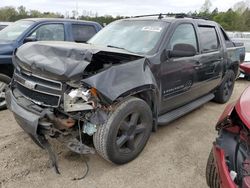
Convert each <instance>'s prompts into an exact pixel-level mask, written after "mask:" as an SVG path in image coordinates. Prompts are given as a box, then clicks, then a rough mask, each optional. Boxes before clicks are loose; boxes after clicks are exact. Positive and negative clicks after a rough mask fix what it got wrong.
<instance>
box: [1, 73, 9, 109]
mask: <svg viewBox="0 0 250 188" xmlns="http://www.w3.org/2000/svg"><path fill="white" fill-rule="evenodd" d="M10 81H11V78H10V77H8V76H6V75H4V74H0V110H4V109H6V108H7V106H6V100H5V91H6V87H7V85H8V84H9V83H10Z"/></svg>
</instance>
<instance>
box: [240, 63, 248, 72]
mask: <svg viewBox="0 0 250 188" xmlns="http://www.w3.org/2000/svg"><path fill="white" fill-rule="evenodd" d="M240 69H241V70H242V72H243V73H244V74H247V75H250V63H242V64H240Z"/></svg>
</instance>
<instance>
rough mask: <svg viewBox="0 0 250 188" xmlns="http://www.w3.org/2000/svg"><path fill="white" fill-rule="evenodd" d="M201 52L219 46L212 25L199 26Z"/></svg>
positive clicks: (212, 49) (213, 49) (215, 48)
mask: <svg viewBox="0 0 250 188" xmlns="http://www.w3.org/2000/svg"><path fill="white" fill-rule="evenodd" d="M199 34H200V38H201V48H202V52H209V51H215V50H217V49H218V48H219V41H218V36H217V33H216V30H215V28H214V27H208V26H199Z"/></svg>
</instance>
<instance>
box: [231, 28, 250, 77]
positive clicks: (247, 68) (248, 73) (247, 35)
mask: <svg viewBox="0 0 250 188" xmlns="http://www.w3.org/2000/svg"><path fill="white" fill-rule="evenodd" d="M227 34H228V36H229V37H230V38H231V40H232V41H233V42H240V43H244V46H245V50H246V55H245V60H244V63H242V64H241V65H240V72H241V74H240V76H239V77H240V78H246V79H248V80H250V32H238V31H236V32H231V31H229V32H227Z"/></svg>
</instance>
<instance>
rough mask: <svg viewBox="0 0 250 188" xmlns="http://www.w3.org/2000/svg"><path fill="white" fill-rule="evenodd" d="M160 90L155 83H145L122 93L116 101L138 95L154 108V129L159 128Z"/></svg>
mask: <svg viewBox="0 0 250 188" xmlns="http://www.w3.org/2000/svg"><path fill="white" fill-rule="evenodd" d="M158 93H159V92H158V90H157V88H156V87H155V86H154V85H144V86H141V87H137V88H134V89H131V90H129V91H127V92H125V93H123V94H121V95H120V96H119V97H118V98H117V99H116V100H115V101H117V102H118V101H123V100H125V99H126V98H128V97H131V96H133V97H137V98H140V99H142V100H144V101H145V102H146V103H147V104H148V105H149V107H150V109H151V110H152V115H153V131H156V130H157V124H158V123H157V122H158V104H159V97H158V96H159V95H158Z"/></svg>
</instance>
